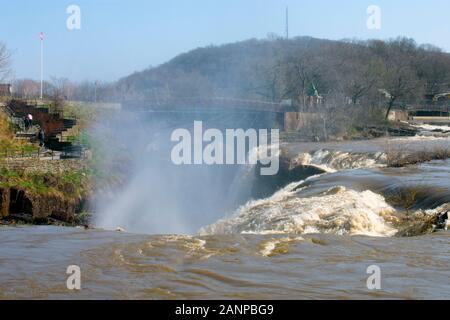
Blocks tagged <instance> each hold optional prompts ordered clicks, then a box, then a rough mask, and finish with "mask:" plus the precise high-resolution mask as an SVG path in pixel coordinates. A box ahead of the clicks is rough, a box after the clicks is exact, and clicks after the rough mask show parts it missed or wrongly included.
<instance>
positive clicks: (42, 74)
mask: <svg viewBox="0 0 450 320" xmlns="http://www.w3.org/2000/svg"><path fill="white" fill-rule="evenodd" d="M39 38H40V39H41V101H42V98H43V91H44V90H43V87H44V34H43V33H42V32H41V33H40V34H39Z"/></svg>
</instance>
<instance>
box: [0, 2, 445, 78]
mask: <svg viewBox="0 0 450 320" xmlns="http://www.w3.org/2000/svg"><path fill="white" fill-rule="evenodd" d="M71 4H75V5H78V6H79V7H80V9H81V30H74V31H70V30H68V29H67V28H66V20H67V18H68V14H66V8H67V7H68V6H69V5H71ZM372 4H374V5H378V6H379V7H380V8H381V10H382V11H381V12H382V20H381V21H382V28H381V30H369V29H367V27H366V20H367V18H368V15H367V13H366V10H367V7H368V6H369V5H372ZM286 6H289V11H290V34H291V36H299V35H308V36H313V37H318V38H327V39H343V38H356V39H367V38H381V39H386V38H392V37H397V36H400V35H402V36H408V37H412V38H414V39H415V40H416V41H417V42H419V43H431V44H434V45H437V46H439V47H441V48H443V49H445V50H446V51H449V52H450V19H449V14H450V1H448V0H427V1H411V0H367V1H366V0H340V1H337V0H71V1H66V0H15V1H10V0H0V8H1V9H0V10H1V11H0V41H2V42H6V44H7V46H8V47H9V48H10V49H11V51H12V52H13V69H14V73H15V76H16V77H17V78H22V77H30V78H38V77H39V70H40V69H39V40H38V33H39V32H41V31H43V32H44V33H45V35H46V39H45V77H46V78H48V77H50V76H56V77H67V78H70V79H73V80H84V79H89V80H107V81H109V80H116V79H118V78H120V77H122V76H125V75H128V74H130V73H132V72H134V71H138V70H142V69H144V68H147V67H148V66H150V65H152V66H156V65H158V64H161V63H163V62H166V61H168V60H169V59H171V58H173V57H174V56H176V55H178V54H180V53H182V52H186V51H188V50H191V49H194V48H197V47H200V46H206V45H210V44H223V43H228V42H234V41H239V40H245V39H249V38H266V36H267V34H268V33H269V32H275V33H278V34H280V35H282V34H284V29H285V27H284V23H285V22H284V20H285V16H284V11H285V7H286Z"/></svg>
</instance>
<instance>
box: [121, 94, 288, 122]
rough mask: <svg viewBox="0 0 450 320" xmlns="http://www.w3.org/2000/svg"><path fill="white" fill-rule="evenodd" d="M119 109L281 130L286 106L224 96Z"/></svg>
mask: <svg viewBox="0 0 450 320" xmlns="http://www.w3.org/2000/svg"><path fill="white" fill-rule="evenodd" d="M122 110H126V111H131V112H137V113H144V114H146V115H147V116H148V117H151V118H153V119H163V120H167V119H174V118H178V119H180V118H183V120H184V121H185V122H186V121H190V120H207V121H210V122H212V123H215V124H216V125H218V126H220V125H223V126H229V127H236V126H239V127H249V128H250V127H255V128H274V127H278V128H280V129H284V115H285V113H286V112H290V111H294V108H293V107H292V106H291V105H290V104H288V103H275V102H269V101H263V100H250V99H236V98H224V97H188V98H173V97H171V98H163V99H142V100H128V101H126V100H125V101H122Z"/></svg>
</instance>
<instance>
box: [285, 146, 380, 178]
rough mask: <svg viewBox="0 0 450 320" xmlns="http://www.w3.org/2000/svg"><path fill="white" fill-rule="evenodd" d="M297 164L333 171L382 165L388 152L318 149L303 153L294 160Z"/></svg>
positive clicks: (328, 171)
mask: <svg viewBox="0 0 450 320" xmlns="http://www.w3.org/2000/svg"><path fill="white" fill-rule="evenodd" d="M292 163H293V164H294V165H295V164H297V165H308V166H313V167H316V168H319V169H322V170H324V171H325V172H327V173H333V172H336V171H338V170H345V169H359V168H374V167H382V166H385V164H386V154H385V153H383V152H377V153H373V154H370V153H351V152H345V151H337V150H324V149H321V150H318V151H316V152H314V153H313V154H310V153H301V154H299V155H298V156H297V157H295V158H294V159H293V161H292Z"/></svg>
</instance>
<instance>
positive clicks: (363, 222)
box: [200, 186, 397, 237]
mask: <svg viewBox="0 0 450 320" xmlns="http://www.w3.org/2000/svg"><path fill="white" fill-rule="evenodd" d="M395 214H396V211H395V209H394V208H393V207H391V206H390V205H389V204H387V203H386V201H385V199H384V198H383V197H382V196H381V195H378V194H375V193H373V192H371V191H364V192H357V191H354V190H347V189H346V188H344V187H335V188H332V189H330V190H328V191H327V192H325V193H323V194H321V195H319V196H315V197H309V198H300V197H299V196H298V195H297V194H296V193H295V192H294V191H293V189H292V186H288V187H286V188H284V189H282V190H280V191H278V192H277V193H276V194H274V195H273V196H272V197H269V198H266V199H262V200H256V201H251V202H249V203H247V204H246V205H244V206H242V207H241V208H239V209H238V210H237V212H236V213H235V214H234V215H233V216H231V217H230V218H227V219H222V220H220V221H218V222H216V223H214V224H213V225H210V226H207V227H205V228H202V229H201V230H200V234H203V235H207V234H236V233H247V234H248V233H253V234H271V233H273V234H280V233H283V234H307V233H332V234H338V235H344V234H348V235H367V236H374V237H390V236H393V235H395V234H396V233H397V230H396V229H395V228H394V227H393V226H392V225H391V224H390V223H389V222H388V221H389V220H392V219H393V217H394V216H395Z"/></svg>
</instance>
